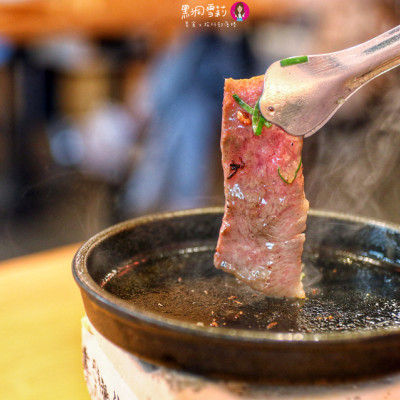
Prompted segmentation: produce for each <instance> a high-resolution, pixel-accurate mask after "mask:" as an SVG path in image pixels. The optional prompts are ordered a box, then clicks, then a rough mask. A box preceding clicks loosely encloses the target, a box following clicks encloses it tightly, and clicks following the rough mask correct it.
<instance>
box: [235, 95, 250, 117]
mask: <svg viewBox="0 0 400 400" xmlns="http://www.w3.org/2000/svg"><path fill="white" fill-rule="evenodd" d="M232 97H233V98H234V99H235V101H236V103H238V104H239V106H240V107H242V108H243V109H244V110H245V111H247V112H248V113H250V114H251V115H253V112H254V109H253V107H251V106H249V105H248V104H247V103H246V102H244V101H243V100H242V99H241V98H240V97H239V96H238V95H237V94H236V93H235V94H233V95H232Z"/></svg>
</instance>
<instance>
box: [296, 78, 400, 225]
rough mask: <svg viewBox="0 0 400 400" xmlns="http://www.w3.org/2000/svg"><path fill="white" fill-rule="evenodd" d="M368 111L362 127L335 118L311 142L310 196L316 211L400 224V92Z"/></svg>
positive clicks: (365, 109) (308, 164) (307, 177)
mask: <svg viewBox="0 0 400 400" xmlns="http://www.w3.org/2000/svg"><path fill="white" fill-rule="evenodd" d="M379 88H380V92H382V91H383V90H382V87H381V86H380V87H379ZM358 95H359V94H358V93H357V94H355V95H354V97H356V96H358ZM351 102H352V98H350V99H349V103H351ZM348 105H349V106H350V107H351V104H346V105H345V106H344V107H347V106H348ZM362 108H363V110H362V112H363V114H362V115H360V112H358V110H354V114H353V120H357V119H358V123H357V124H354V122H352V121H351V118H350V119H349V120H348V121H344V120H343V119H341V117H340V115H339V116H338V117H336V116H334V117H333V120H331V122H330V123H328V125H326V126H325V127H324V128H322V129H321V131H320V132H317V133H316V134H315V135H314V136H312V137H311V138H309V139H306V140H305V142H304V160H305V161H304V166H305V191H306V195H307V198H308V199H309V201H310V205H311V207H312V208H317V209H324V210H330V211H338V212H345V213H349V214H356V215H363V216H366V217H370V218H375V219H380V220H386V221H390V222H395V223H400V180H399V178H400V173H399V167H400V87H399V86H398V84H397V85H396V84H395V85H393V86H392V87H391V88H390V89H388V90H386V92H385V94H383V95H379V96H378V97H377V98H376V99H374V105H373V107H371V106H369V107H368V105H364V106H363V107H362ZM345 111H347V113H348V109H347V110H345ZM364 114H365V115H364ZM360 117H361V118H360Z"/></svg>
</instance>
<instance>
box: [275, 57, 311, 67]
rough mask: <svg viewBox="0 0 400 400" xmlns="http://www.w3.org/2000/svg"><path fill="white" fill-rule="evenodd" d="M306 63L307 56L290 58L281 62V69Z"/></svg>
mask: <svg viewBox="0 0 400 400" xmlns="http://www.w3.org/2000/svg"><path fill="white" fill-rule="evenodd" d="M307 61H308V56H299V57H290V58H285V59H284V60H281V67H287V66H288V65H294V64H302V63H305V62H307Z"/></svg>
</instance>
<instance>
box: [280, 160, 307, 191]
mask: <svg viewBox="0 0 400 400" xmlns="http://www.w3.org/2000/svg"><path fill="white" fill-rule="evenodd" d="M300 167H301V158H300V161H299V165H298V166H297V169H296V172H295V173H294V177H293V179H292V180H291V181H287V180H286V179H285V178H284V177H283V176H282V175H281V167H278V175H279V176H280V177H281V179H282V180H283V182H285V183H288V184H289V185H290V184H291V183H293V182H294V180H295V179H296V177H297V173H298V172H299V170H300Z"/></svg>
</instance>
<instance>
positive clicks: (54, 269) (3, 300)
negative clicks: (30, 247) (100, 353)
mask: <svg viewBox="0 0 400 400" xmlns="http://www.w3.org/2000/svg"><path fill="white" fill-rule="evenodd" d="M78 248H79V245H77V244H75V245H70V246H65V247H61V248H58V249H54V250H50V251H45V252H42V253H37V254H33V255H29V256H24V257H19V258H15V259H11V260H7V261H4V262H1V263H0V351H1V355H0V397H1V398H2V399H13V400H19V399H24V400H28V399H35V400H38V399H40V400H47V399H52V400H54V399H57V400H63V399H68V400H71V399H74V400H80V399H84V400H89V394H88V392H87V389H86V385H85V381H84V378H83V368H82V356H81V329H80V320H81V317H82V316H83V315H84V308H83V304H82V301H81V297H80V292H79V289H78V286H77V285H76V283H75V281H74V279H73V277H72V273H71V261H72V258H73V256H74V254H75V252H76V250H77V249H78Z"/></svg>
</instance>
